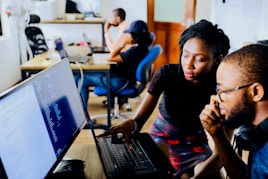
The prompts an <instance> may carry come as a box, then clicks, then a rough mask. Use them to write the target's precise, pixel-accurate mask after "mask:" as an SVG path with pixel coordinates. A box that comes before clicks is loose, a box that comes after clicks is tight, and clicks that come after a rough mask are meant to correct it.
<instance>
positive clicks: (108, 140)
mask: <svg viewBox="0 0 268 179" xmlns="http://www.w3.org/2000/svg"><path fill="white" fill-rule="evenodd" d="M83 108H84V111H85V114H86V118H87V120H88V124H89V128H90V129H91V132H92V135H93V138H94V140H95V143H96V146H97V149H98V153H99V156H100V159H101V162H102V165H103V169H104V171H105V174H106V177H107V178H108V179H134V178H139V179H140V178H144V179H145V178H146V179H147V178H157V179H164V178H170V177H172V176H173V173H174V168H173V167H172V165H171V163H170V161H169V159H168V158H167V157H166V156H165V154H164V153H163V152H162V151H161V150H160V148H159V147H158V146H157V145H156V143H155V142H154V141H153V139H152V138H151V136H150V135H149V134H148V133H138V134H136V135H135V136H133V138H132V139H131V146H132V149H131V150H129V149H128V148H127V147H126V144H125V143H121V144H114V143H113V142H112V137H111V136H105V137H98V136H96V135H95V132H94V129H93V125H92V121H91V119H90V116H89V114H88V112H87V110H85V109H86V105H85V103H83Z"/></svg>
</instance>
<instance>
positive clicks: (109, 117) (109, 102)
mask: <svg viewBox="0 0 268 179" xmlns="http://www.w3.org/2000/svg"><path fill="white" fill-rule="evenodd" d="M106 77H107V84H106V85H107V89H108V90H107V114H108V115H107V127H108V129H109V128H110V127H111V115H110V114H111V91H110V84H111V79H110V71H108V72H106Z"/></svg>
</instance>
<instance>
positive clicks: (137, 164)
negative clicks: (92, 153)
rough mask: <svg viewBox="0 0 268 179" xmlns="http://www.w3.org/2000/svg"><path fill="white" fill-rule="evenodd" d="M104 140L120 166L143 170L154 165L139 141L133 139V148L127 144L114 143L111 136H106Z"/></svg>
mask: <svg viewBox="0 0 268 179" xmlns="http://www.w3.org/2000/svg"><path fill="white" fill-rule="evenodd" d="M104 141H105V143H106V144H107V146H108V147H109V148H110V150H111V152H112V153H113V155H114V156H115V158H116V162H117V165H118V166H120V167H122V168H124V169H129V170H142V169H147V168H148V166H150V165H152V163H151V161H150V159H149V158H148V157H147V155H146V154H145V152H144V151H143V149H142V148H141V146H140V144H139V142H138V141H135V140H133V139H132V141H131V145H132V149H131V150H129V149H128V148H127V147H126V145H125V144H113V143H112V142H111V138H105V140H104Z"/></svg>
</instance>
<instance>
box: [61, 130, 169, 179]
mask: <svg viewBox="0 0 268 179" xmlns="http://www.w3.org/2000/svg"><path fill="white" fill-rule="evenodd" d="M102 132H103V130H101V129H95V133H96V135H99V134H101V133H102ZM159 148H160V149H161V150H162V151H163V152H164V153H166V154H167V147H166V146H164V145H159ZM64 158H66V159H79V160H83V161H84V162H85V169H84V172H85V178H86V179H89V178H90V179H106V176H105V173H104V171H103V168H102V164H101V161H100V158H99V154H98V151H97V147H96V144H95V142H94V140H93V137H92V133H91V131H90V129H83V130H81V131H80V133H79V134H78V136H77V138H76V139H75V141H74V142H73V144H72V145H71V147H70V148H69V150H68V151H67V153H66V154H65V156H64ZM165 179H173V177H172V176H168V177H166V178H165Z"/></svg>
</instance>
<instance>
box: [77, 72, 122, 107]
mask: <svg viewBox="0 0 268 179" xmlns="http://www.w3.org/2000/svg"><path fill="white" fill-rule="evenodd" d="M77 75H78V74H77ZM77 75H75V77H74V78H75V80H76V82H77V86H79V85H80V84H81V83H82V85H81V90H80V92H81V95H82V97H83V100H84V101H85V103H87V102H88V97H89V95H88V94H89V89H88V87H92V86H105V85H106V83H107V78H106V74H105V73H102V72H96V73H84V78H83V81H82V79H81V77H80V74H79V77H77ZM101 78H102V79H103V83H102V81H101ZM125 83H126V80H123V79H122V78H120V77H118V76H117V75H116V74H110V86H111V89H120V88H121V87H122V86H123V85H125Z"/></svg>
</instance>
